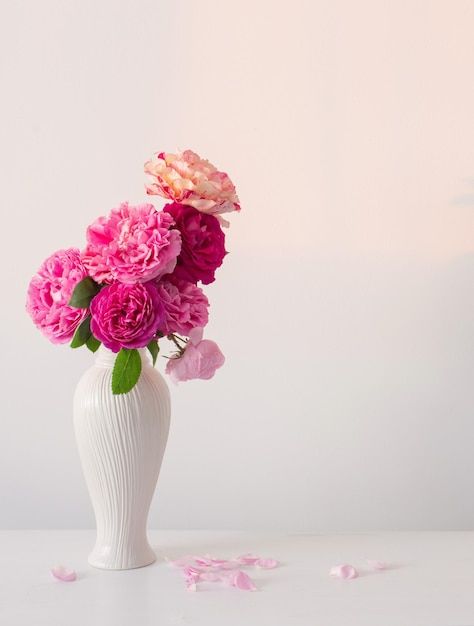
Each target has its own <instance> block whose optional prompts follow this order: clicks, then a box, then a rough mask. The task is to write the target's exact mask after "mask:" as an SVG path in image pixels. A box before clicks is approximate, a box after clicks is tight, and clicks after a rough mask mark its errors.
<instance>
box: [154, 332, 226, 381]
mask: <svg viewBox="0 0 474 626" xmlns="http://www.w3.org/2000/svg"><path fill="white" fill-rule="evenodd" d="M224 361H225V357H224V355H223V354H222V352H221V351H220V350H219V347H218V345H217V344H216V343H215V342H214V341H210V340H209V339H202V328H195V329H193V330H192V331H191V332H190V333H189V342H188V344H187V345H186V349H185V351H184V354H183V355H182V356H181V357H179V358H173V359H169V360H168V363H167V364H166V373H167V374H169V376H170V377H171V380H172V381H173V382H175V383H178V382H184V381H186V380H192V379H194V378H201V379H203V380H208V379H209V378H212V377H213V376H214V374H215V373H216V370H217V369H219V367H222V365H224Z"/></svg>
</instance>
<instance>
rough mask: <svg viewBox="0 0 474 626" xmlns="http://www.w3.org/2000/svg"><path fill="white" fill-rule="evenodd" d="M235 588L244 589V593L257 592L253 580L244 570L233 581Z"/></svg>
mask: <svg viewBox="0 0 474 626" xmlns="http://www.w3.org/2000/svg"><path fill="white" fill-rule="evenodd" d="M232 584H233V586H234V587H237V589H242V591H255V590H256V589H257V587H256V586H255V585H254V583H253V580H252V579H251V578H250V576H248V575H247V574H246V573H245V572H243V571H242V570H239V571H238V572H237V573H236V574H235V576H234V578H233V581H232Z"/></svg>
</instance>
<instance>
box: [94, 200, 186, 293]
mask: <svg viewBox="0 0 474 626" xmlns="http://www.w3.org/2000/svg"><path fill="white" fill-rule="evenodd" d="M172 225H173V218H172V217H171V216H170V215H169V213H166V212H164V211H157V210H156V209H155V207H154V206H153V205H152V204H141V205H139V206H131V205H130V204H128V202H124V203H123V204H121V205H120V207H118V208H117V209H112V211H111V212H110V214H109V215H108V216H107V217H99V219H97V220H96V221H95V222H94V223H93V224H91V226H89V228H88V229H87V247H86V249H85V250H84V252H83V253H82V261H83V263H84V265H85V267H86V268H87V270H88V272H89V274H90V276H92V278H93V279H94V280H95V281H97V282H98V283H108V284H110V283H113V282H115V281H119V282H121V283H137V282H140V283H141V282H146V281H149V280H151V279H154V278H159V277H160V276H163V274H168V273H170V272H172V271H173V269H174V267H175V265H176V258H177V256H178V254H179V252H180V250H181V237H180V234H179V232H178V231H177V230H176V229H173V230H171V226H172Z"/></svg>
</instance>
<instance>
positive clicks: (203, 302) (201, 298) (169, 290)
mask: <svg viewBox="0 0 474 626" xmlns="http://www.w3.org/2000/svg"><path fill="white" fill-rule="evenodd" d="M158 293H159V295H160V298H161V301H162V303H163V306H164V309H165V321H164V325H163V326H162V327H160V330H161V331H162V333H163V334H165V335H168V334H169V333H180V334H181V335H186V336H187V335H189V333H190V331H191V330H192V329H193V328H197V327H203V326H205V325H206V324H207V322H208V319H209V311H208V309H209V300H208V299H207V297H206V296H205V295H204V293H203V291H202V289H200V288H199V287H197V286H196V285H194V284H193V283H187V282H185V281H183V280H177V281H173V282H171V281H170V280H166V279H162V280H161V281H160V282H159V283H158Z"/></svg>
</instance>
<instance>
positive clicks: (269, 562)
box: [255, 559, 280, 569]
mask: <svg viewBox="0 0 474 626" xmlns="http://www.w3.org/2000/svg"><path fill="white" fill-rule="evenodd" d="M255 565H256V566H257V567H260V568H262V569H273V568H274V567H278V566H279V565H280V563H279V562H278V561H277V560H276V559H258V560H257V561H255Z"/></svg>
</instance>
